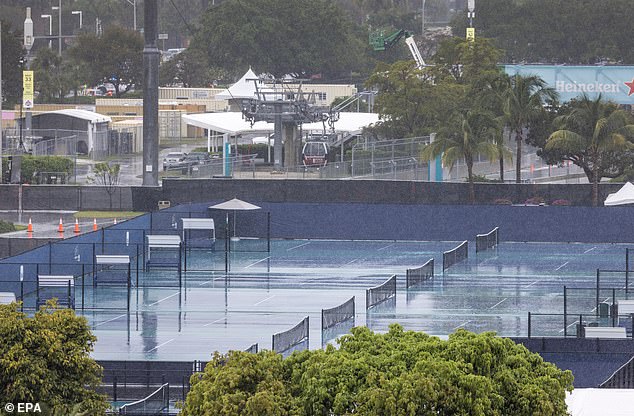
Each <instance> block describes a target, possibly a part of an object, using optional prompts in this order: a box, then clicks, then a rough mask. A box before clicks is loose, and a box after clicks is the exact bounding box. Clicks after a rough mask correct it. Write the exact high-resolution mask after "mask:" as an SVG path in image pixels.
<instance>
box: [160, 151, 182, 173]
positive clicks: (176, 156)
mask: <svg viewBox="0 0 634 416" xmlns="http://www.w3.org/2000/svg"><path fill="white" fill-rule="evenodd" d="M185 156H187V154H185V153H183V152H170V153H168V154H167V155H166V156H165V157H164V158H163V170H167V169H170V168H175V167H177V166H178V167H180V165H181V163H182V161H183V159H185Z"/></svg>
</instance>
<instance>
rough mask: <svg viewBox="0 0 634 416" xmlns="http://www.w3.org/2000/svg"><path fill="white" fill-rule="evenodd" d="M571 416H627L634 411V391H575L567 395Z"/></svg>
mask: <svg viewBox="0 0 634 416" xmlns="http://www.w3.org/2000/svg"><path fill="white" fill-rule="evenodd" d="M566 404H567V405H568V412H569V413H570V415H571V416H625V415H631V414H632V409H634V390H633V389H574V390H573V391H572V393H569V394H568V393H567V394H566Z"/></svg>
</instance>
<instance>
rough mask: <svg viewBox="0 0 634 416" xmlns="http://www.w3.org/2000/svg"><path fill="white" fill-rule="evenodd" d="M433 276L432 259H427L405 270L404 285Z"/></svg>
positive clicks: (416, 283)
mask: <svg viewBox="0 0 634 416" xmlns="http://www.w3.org/2000/svg"><path fill="white" fill-rule="evenodd" d="M433 277H434V259H429V260H427V262H426V263H425V264H423V265H422V266H420V267H416V268H414V269H407V270H406V272H405V287H407V288H409V287H412V286H415V285H418V284H420V283H422V282H424V281H427V280H430V279H432V278H433Z"/></svg>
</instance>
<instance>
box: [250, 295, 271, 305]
mask: <svg viewBox="0 0 634 416" xmlns="http://www.w3.org/2000/svg"><path fill="white" fill-rule="evenodd" d="M274 297H275V295H272V296H269V297H268V298H266V299H262V300H261V301H259V302H258V303H254V304H253V306H258V305H259V304H260V303H264V302H266V301H267V300H269V299H273V298H274Z"/></svg>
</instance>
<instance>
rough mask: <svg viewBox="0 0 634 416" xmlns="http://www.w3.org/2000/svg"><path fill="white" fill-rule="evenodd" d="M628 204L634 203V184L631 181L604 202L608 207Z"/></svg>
mask: <svg viewBox="0 0 634 416" xmlns="http://www.w3.org/2000/svg"><path fill="white" fill-rule="evenodd" d="M626 204H634V185H632V184H631V183H630V182H627V183H626V184H625V185H623V187H622V188H621V189H619V190H618V191H617V192H615V193H613V194H610V195H608V197H607V198H606V199H605V202H604V205H605V206H606V207H609V206H614V205H626Z"/></svg>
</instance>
